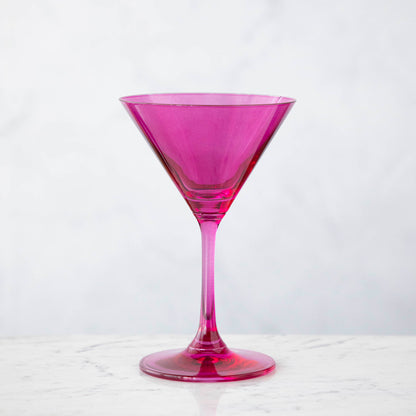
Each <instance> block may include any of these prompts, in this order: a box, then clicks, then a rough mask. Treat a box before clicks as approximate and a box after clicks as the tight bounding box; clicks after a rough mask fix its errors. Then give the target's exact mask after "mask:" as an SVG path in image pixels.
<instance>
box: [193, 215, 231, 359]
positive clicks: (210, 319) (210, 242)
mask: <svg viewBox="0 0 416 416" xmlns="http://www.w3.org/2000/svg"><path fill="white" fill-rule="evenodd" d="M200 227H201V236H202V296H201V315H200V319H199V329H198V332H197V334H196V336H195V338H194V340H193V341H192V342H191V344H190V345H189V347H188V351H190V352H192V353H198V352H208V351H209V352H217V353H224V352H225V351H226V350H227V347H226V345H225V343H224V342H223V340H222V339H221V337H220V335H219V333H218V330H217V323H216V320H215V295H214V263H215V236H216V233H217V229H218V224H217V222H214V221H201V222H200Z"/></svg>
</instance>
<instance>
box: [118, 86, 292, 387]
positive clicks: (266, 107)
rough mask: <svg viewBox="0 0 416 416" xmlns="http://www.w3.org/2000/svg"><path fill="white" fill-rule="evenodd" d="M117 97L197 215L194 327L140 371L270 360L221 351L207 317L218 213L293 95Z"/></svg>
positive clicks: (217, 369) (247, 373)
mask: <svg viewBox="0 0 416 416" xmlns="http://www.w3.org/2000/svg"><path fill="white" fill-rule="evenodd" d="M121 101H122V103H123V105H124V107H125V108H126V109H127V111H128V112H129V114H130V115H131V117H132V119H133V120H134V122H135V123H136V124H137V126H138V127H139V129H140V130H141V131H142V132H143V134H144V136H145V137H146V138H147V140H148V142H149V144H150V145H151V147H152V148H153V150H154V152H155V154H156V155H157V156H158V158H159V160H160V161H161V162H162V164H163V166H164V167H165V169H166V171H167V172H168V174H169V175H170V177H171V178H172V180H173V182H174V183H175V184H176V186H177V188H178V189H179V191H180V192H181V194H182V195H183V197H184V198H185V200H186V202H187V203H188V205H189V207H190V208H191V210H192V212H193V213H194V215H195V217H196V219H197V220H198V222H199V225H200V228H201V235H202V299H201V315H200V324H199V329H198V332H197V334H196V336H195V338H194V340H193V341H192V342H191V344H190V345H189V346H188V347H187V348H186V349H185V350H168V351H162V352H158V353H154V354H151V355H149V356H147V357H145V358H143V359H142V361H141V362H140V368H141V370H142V371H143V372H145V373H147V374H150V375H153V376H156V377H161V378H166V379H173V380H181V381H232V380H242V379H247V378H252V377H257V376H261V375H264V374H267V373H269V372H270V371H272V370H273V369H274V367H275V363H274V361H273V359H272V358H271V357H269V356H267V355H264V354H261V353H258V352H253V351H246V350H233V351H231V350H229V349H228V347H227V346H226V345H225V343H224V341H223V340H222V339H221V337H220V335H219V333H218V330H217V325H216V320H215V301H214V251H215V235H216V232H217V228H218V225H219V223H220V222H221V220H222V218H223V217H224V215H225V214H226V212H227V211H228V209H229V207H230V206H231V204H232V203H233V201H234V199H235V197H236V196H237V194H238V192H239V190H240V189H241V187H242V186H243V184H244V182H245V181H246V179H247V177H248V176H249V174H250V173H251V171H252V170H253V168H254V166H255V164H256V163H257V161H258V159H259V157H260V156H261V154H262V153H263V151H264V149H265V148H266V146H267V144H268V143H269V142H270V139H271V138H272V136H273V134H274V133H275V132H276V131H277V129H278V127H279V125H280V124H281V123H282V121H283V120H284V118H285V117H286V115H287V114H288V112H289V110H290V109H291V108H292V106H293V104H294V102H295V100H293V99H292V98H285V97H271V96H265V95H237V94H154V95H135V96H130V97H123V98H121Z"/></svg>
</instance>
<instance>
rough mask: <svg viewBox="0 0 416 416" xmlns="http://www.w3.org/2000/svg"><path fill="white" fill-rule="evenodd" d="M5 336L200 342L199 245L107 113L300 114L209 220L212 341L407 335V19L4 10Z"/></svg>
mask: <svg viewBox="0 0 416 416" xmlns="http://www.w3.org/2000/svg"><path fill="white" fill-rule="evenodd" d="M0 6H1V13H0V48H1V50H0V62H1V63H0V86H1V93H0V335H31V334H63V333H84V332H90V333H110V332H114V333H156V332H165V333H166V332H171V333H172V332H189V333H191V332H193V331H194V330H195V329H196V325H197V321H198V315H199V291H200V277H199V274H200V246H199V244H200V241H199V230H198V226H197V223H196V221H195V220H194V218H193V216H192V214H191V212H190V211H189V210H188V208H187V206H186V204H185V202H184V201H183V200H182V199H181V196H180V195H179V193H178V192H177V190H176V189H175V187H174V185H173V184H172V183H171V182H170V179H169V178H168V176H167V175H166V173H165V172H164V171H163V169H162V168H161V166H160V165H159V162H158V161H157V160H156V158H155V157H154V155H153V154H152V153H151V151H150V149H149V148H148V146H147V145H146V144H145V142H144V139H143V138H142V137H140V135H139V133H138V131H137V130H136V128H135V127H134V125H133V123H132V122H131V121H130V120H129V118H128V116H127V114H126V113H125V112H124V110H123V109H122V107H121V105H120V103H119V102H118V101H117V99H118V97H120V96H122V95H127V94H134V93H147V92H186V91H188V92H192V91H195V92H243V93H244V92H245V93H263V94H271V95H288V96H292V97H295V98H297V99H298V102H297V104H296V105H295V107H294V108H293V110H292V113H291V114H290V115H289V117H288V118H287V120H286V122H285V123H284V125H283V126H282V128H281V129H280V131H279V134H278V135H277V136H276V138H275V141H274V142H273V143H272V145H271V146H270V147H269V148H268V150H267V152H266V153H265V155H264V156H263V158H262V159H261V161H260V163H259V165H258V166H257V167H256V169H255V170H254V172H253V174H252V176H251V177H250V178H249V180H248V182H247V183H246V185H245V187H244V188H243V189H242V191H241V193H240V195H239V197H238V198H237V200H236V202H235V203H234V205H233V206H232V208H231V210H230V212H229V213H228V215H227V216H226V217H225V219H224V221H223V223H222V224H221V227H220V231H219V233H218V243H217V253H218V254H217V309H218V312H217V315H218V321H219V326H220V329H222V332H224V333H225V332H239V333H245V332H247V333H260V332H275V333H380V334H391V333H397V334H404V333H413V334H414V333H416V331H415V329H416V307H415V304H416V283H415V278H416V256H415V249H416V219H415V217H416V215H415V213H416V197H415V185H416V156H415V150H416V137H415V128H414V120H415V110H416V101H415V96H416V95H415V93H416V88H415V70H416V65H415V63H416V59H415V52H414V40H415V37H416V29H415V15H416V3H415V2H414V1H412V0H409V1H404V0H397V1H387V0H386V1H365V0H364V1H363V0H360V1H357V0H348V1H346V0H342V1H308V0H302V1H296V0H294V1H290V0H282V1H280V0H275V1H273V0H269V1H266V0H256V1H237V0H235V1H229V0H223V1H198V0H193V1H191V0H190V1H185V0H175V1H168V0H166V1H142V0H120V1H110V0H107V1H105V0H100V1H99V0H73V1H58V0H49V1H48V0H38V1H36V2H33V1H28V0H26V1H20V2H18V1H14V0H1V2H0Z"/></svg>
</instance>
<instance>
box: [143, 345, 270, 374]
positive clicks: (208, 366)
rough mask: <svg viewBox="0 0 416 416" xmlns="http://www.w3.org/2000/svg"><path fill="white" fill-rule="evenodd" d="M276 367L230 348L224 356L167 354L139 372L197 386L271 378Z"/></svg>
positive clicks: (257, 355) (153, 358) (159, 354)
mask: <svg viewBox="0 0 416 416" xmlns="http://www.w3.org/2000/svg"><path fill="white" fill-rule="evenodd" d="M275 367H276V364H275V362H274V360H273V358H271V357H269V356H268V355H265V354H262V353H259V352H254V351H247V350H233V351H231V350H229V349H228V348H227V351H226V352H224V353H215V352H214V353H213V352H210V353H207V352H204V353H196V354H192V353H190V352H189V350H167V351H161V352H156V353H154V354H150V355H148V356H146V357H144V358H143V359H142V360H141V361H140V369H141V370H142V371H143V372H144V373H146V374H149V375H151V376H154V377H159V378H164V379H169V380H178V381H197V382H198V381H199V382H201V381H202V382H218V381H234V380H245V379H248V378H253V377H259V376H263V375H265V374H268V373H270V372H271V371H273V370H274V369H275Z"/></svg>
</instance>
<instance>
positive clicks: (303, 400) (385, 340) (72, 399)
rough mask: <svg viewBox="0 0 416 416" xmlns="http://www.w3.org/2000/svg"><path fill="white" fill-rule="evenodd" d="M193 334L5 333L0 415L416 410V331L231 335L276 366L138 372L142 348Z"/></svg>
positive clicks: (0, 345) (173, 344) (0, 343)
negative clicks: (226, 375) (214, 373)
mask: <svg viewBox="0 0 416 416" xmlns="http://www.w3.org/2000/svg"><path fill="white" fill-rule="evenodd" d="M190 338H191V337H190V336H187V337H186V336H178V335H174V336H166V335H165V336H162V335H157V336H155V335H151V336H132V337H121V336H90V335H85V336H67V337H39V338H37V337H33V338H31V337H28V338H0V415H2V416H3V415H7V416H15V415H16V416H17V415H19V416H25V415H31V416H32V415H39V416H41V415H42V416H49V415H59V416H67V415H89V416H93V415H100V416H106V415H118V416H129V415H135V416H140V415H149V416H150V415H158V416H163V415H204V416H208V415H227V416H228V415H229V416H231V415H266V414H267V415H285V416H287V415H308V416H312V415H320V416H325V415H331V416H336V415H349V416H351V415H359V416H366V415H377V416H382V415H400V416H407V415H416V337H411V336H294V335H287V336H282V335H258V336H254V335H229V336H225V337H224V339H225V340H226V342H227V344H228V346H230V347H231V348H232V347H233V346H235V347H240V348H246V349H255V350H259V351H262V352H264V353H267V354H269V355H271V356H273V357H274V358H275V360H276V361H277V363H278V368H277V371H276V372H275V373H274V374H272V375H268V376H265V377H261V378H257V379H252V380H246V381H239V382H229V383H214V384H211V383H199V384H197V383H183V382H175V381H165V380H160V379H156V378H153V377H150V376H147V375H144V374H141V373H140V372H139V370H138V361H139V358H140V357H141V356H143V355H145V354H148V353H150V352H154V351H157V350H160V349H167V348H179V347H182V346H185V345H186V344H187V343H188V342H189V340H190Z"/></svg>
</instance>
